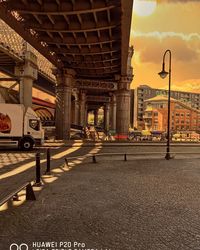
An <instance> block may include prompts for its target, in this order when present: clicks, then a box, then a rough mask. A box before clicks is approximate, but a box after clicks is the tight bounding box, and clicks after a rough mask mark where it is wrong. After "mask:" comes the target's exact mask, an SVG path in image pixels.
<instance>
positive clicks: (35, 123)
mask: <svg viewBox="0 0 200 250" xmlns="http://www.w3.org/2000/svg"><path fill="white" fill-rule="evenodd" d="M29 126H30V128H32V129H34V130H36V131H39V130H40V121H39V120H36V119H30V120H29Z"/></svg>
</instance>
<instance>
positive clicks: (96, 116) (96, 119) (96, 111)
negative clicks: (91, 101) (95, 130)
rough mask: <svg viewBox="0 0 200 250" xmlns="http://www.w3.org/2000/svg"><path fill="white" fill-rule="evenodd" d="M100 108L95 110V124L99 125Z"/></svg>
mask: <svg viewBox="0 0 200 250" xmlns="http://www.w3.org/2000/svg"><path fill="white" fill-rule="evenodd" d="M98 111H99V110H98V109H95V110H94V126H97V125H98Z"/></svg>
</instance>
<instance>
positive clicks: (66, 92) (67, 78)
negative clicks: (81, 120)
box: [56, 69, 75, 140]
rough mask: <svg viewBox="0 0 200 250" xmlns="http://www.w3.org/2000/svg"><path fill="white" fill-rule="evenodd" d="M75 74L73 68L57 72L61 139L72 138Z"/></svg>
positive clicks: (58, 136) (58, 126) (58, 134)
mask: <svg viewBox="0 0 200 250" xmlns="http://www.w3.org/2000/svg"><path fill="white" fill-rule="evenodd" d="M74 76H75V72H74V70H72V69H64V70H63V72H58V71H57V72H56V77H57V86H56V138H57V139H59V140H69V139H70V127H71V95H72V86H73V84H74Z"/></svg>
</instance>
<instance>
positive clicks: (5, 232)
mask: <svg viewBox="0 0 200 250" xmlns="http://www.w3.org/2000/svg"><path fill="white" fill-rule="evenodd" d="M74 164H77V162H74ZM71 167H72V168H71V169H70V168H66V167H64V168H62V167H61V168H57V169H55V170H54V172H53V176H52V177H48V176H47V177H45V178H44V181H45V182H46V184H45V185H44V187H43V190H38V192H36V195H37V201H34V202H26V203H24V204H23V205H21V206H19V207H17V208H16V207H15V208H14V209H12V208H10V209H7V210H5V211H3V212H2V213H1V222H0V228H1V232H0V242H1V243H0V249H4V250H6V249H9V245H10V244H11V243H13V242H16V243H19V244H21V243H22V242H24V243H26V244H27V245H29V250H30V249H31V250H32V249H35V248H33V242H49V241H53V242H57V244H59V243H60V242H69V243H71V244H72V245H73V244H74V243H75V242H79V243H82V246H83V245H84V246H85V247H81V248H74V247H68V248H63V249H68V250H69V249H73V250H74V249H79V250H82V249H84V250H85V249H89V250H92V249H98V250H106V249H112V250H140V249H141V250H151V249H152V250H170V249H177V250H180V249H181V250H186V249H199V248H200V237H199V235H200V210H199V204H200V195H199V194H200V169H199V160H197V159H184V160H181V159H179V160H176V159H175V160H171V161H166V160H162V159H143V160H142V159H137V160H131V161H127V162H123V161H120V160H112V159H109V160H105V159H104V160H103V161H99V162H98V163H96V164H92V163H82V164H80V165H77V166H71ZM45 249H46V248H45ZM52 249H53V248H48V250H52ZM58 249H59V250H60V249H61V248H58Z"/></svg>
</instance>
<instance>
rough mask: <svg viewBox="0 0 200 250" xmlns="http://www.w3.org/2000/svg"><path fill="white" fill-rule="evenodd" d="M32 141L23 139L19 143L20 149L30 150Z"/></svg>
mask: <svg viewBox="0 0 200 250" xmlns="http://www.w3.org/2000/svg"><path fill="white" fill-rule="evenodd" d="M33 144H34V143H33V141H32V140H31V139H30V138H23V139H22V140H21V142H20V149H22V150H31V149H32V148H33Z"/></svg>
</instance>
